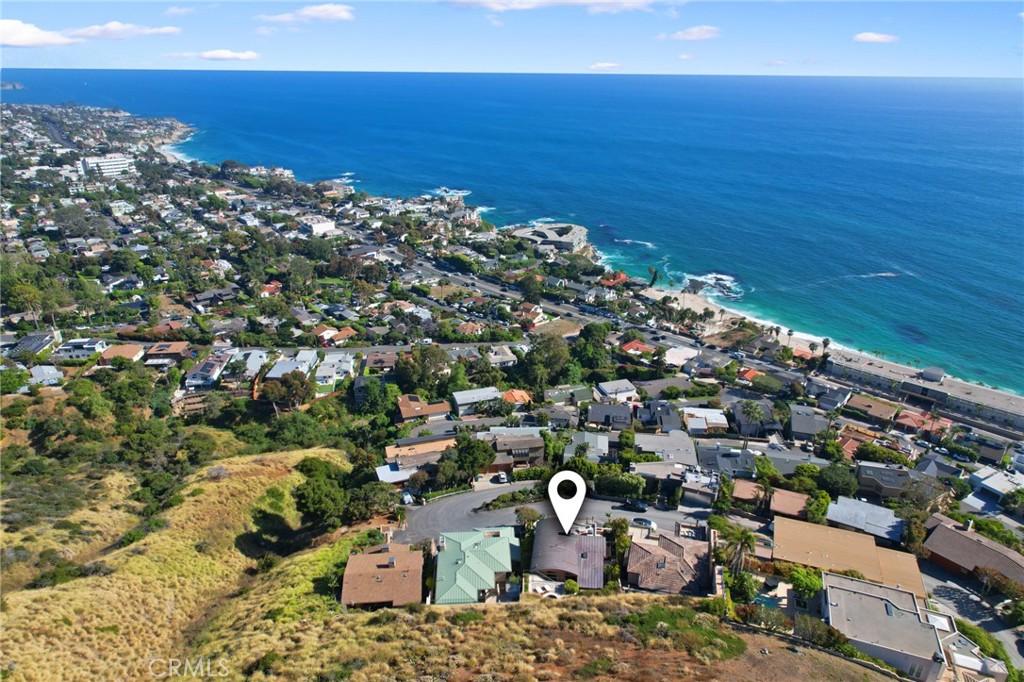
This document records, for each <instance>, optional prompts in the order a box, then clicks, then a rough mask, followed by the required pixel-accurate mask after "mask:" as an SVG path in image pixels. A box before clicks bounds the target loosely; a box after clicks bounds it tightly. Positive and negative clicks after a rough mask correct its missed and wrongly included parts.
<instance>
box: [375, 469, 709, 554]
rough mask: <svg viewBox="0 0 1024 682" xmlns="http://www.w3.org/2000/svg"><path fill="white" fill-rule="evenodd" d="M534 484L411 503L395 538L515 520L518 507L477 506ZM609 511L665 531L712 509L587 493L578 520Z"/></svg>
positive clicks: (543, 509)
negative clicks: (645, 506)
mask: <svg viewBox="0 0 1024 682" xmlns="http://www.w3.org/2000/svg"><path fill="white" fill-rule="evenodd" d="M531 485H533V482H532V481H522V482H519V483H510V484H508V485H500V486H489V487H488V488H487V489H485V490H479V491H473V492H467V493H460V494H458V495H452V496H451V497H445V498H442V499H440V500H435V501H434V502H429V503H427V504H426V505H424V506H420V507H417V506H413V507H409V508H408V509H409V511H408V516H407V517H406V528H405V530H402V531H399V532H397V533H395V541H396V542H405V543H410V542H418V541H419V540H424V539H426V538H430V537H432V538H437V536H438V535H440V534H441V533H444V532H451V531H466V530H473V529H474V528H482V527H485V526H504V525H511V524H514V523H515V522H516V512H515V507H508V508H506V509H498V510H496V511H474V510H475V509H476V508H478V507H480V506H482V505H483V504H485V503H486V502H489V501H490V500H493V499H494V498H495V497H497V496H498V495H500V494H501V493H507V492H512V491H515V490H522V489H523V488H528V487H530V486H531ZM529 506H531V507H533V508H534V509H536V510H537V511H539V512H540V513H541V514H544V516H547V517H552V518H553V517H554V516H555V514H554V511H553V510H552V509H551V504H550V503H549V502H548V501H547V500H544V501H542V502H537V503H534V504H531V505H529ZM608 514H611V516H612V517H619V516H622V517H625V518H627V519H633V518H635V517H638V516H642V517H644V518H647V519H650V520H652V521H654V522H655V523H656V524H658V528H659V530H661V531H662V532H665V531H668V532H672V531H673V530H674V529H675V522H676V521H684V520H687V519H690V520H691V521H693V520H697V519H707V517H708V515H709V511H708V509H707V508H704V507H693V508H688V507H680V508H679V511H663V510H658V509H655V508H654V507H651V508H650V509H649V510H648V511H646V512H644V513H642V514H641V513H638V512H634V511H630V510H628V509H626V508H625V506H624V505H623V504H622V503H621V502H608V501H605V500H595V499H591V498H589V497H588V498H587V499H586V500H584V502H583V508H582V509H581V510H580V513H579V515H578V516H577V520H578V521H580V522H583V521H590V520H592V521H596V522H598V523H603V522H604V521H605V519H606V518H607V515H608Z"/></svg>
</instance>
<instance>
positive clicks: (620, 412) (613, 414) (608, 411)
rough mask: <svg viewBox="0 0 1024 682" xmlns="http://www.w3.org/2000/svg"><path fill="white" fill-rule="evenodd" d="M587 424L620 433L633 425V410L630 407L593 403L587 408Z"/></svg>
mask: <svg viewBox="0 0 1024 682" xmlns="http://www.w3.org/2000/svg"><path fill="white" fill-rule="evenodd" d="M587 423H588V424H595V425H597V426H606V427H608V428H610V429H615V430H616V431H619V430H621V429H628V428H629V427H630V426H632V425H633V408H632V407H630V406H629V405H605V404H604V403H591V404H590V406H589V407H588V408H587Z"/></svg>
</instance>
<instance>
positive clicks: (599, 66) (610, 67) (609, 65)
mask: <svg viewBox="0 0 1024 682" xmlns="http://www.w3.org/2000/svg"><path fill="white" fill-rule="evenodd" d="M621 68H622V64H616V63H615V62H597V63H596V64H591V65H590V70H591V71H596V72H598V73H608V72H609V71H618V70H619V69H621Z"/></svg>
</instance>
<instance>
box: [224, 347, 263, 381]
mask: <svg viewBox="0 0 1024 682" xmlns="http://www.w3.org/2000/svg"><path fill="white" fill-rule="evenodd" d="M269 360H270V354H269V353H268V352H267V351H265V350H260V349H256V348H244V349H241V348H238V349H235V351H234V353H233V357H232V358H231V362H236V361H239V362H241V363H243V364H244V365H245V369H243V370H242V371H241V372H239V373H237V374H233V375H232V376H231V380H232V381H235V382H240V381H252V380H253V379H255V378H256V377H257V376H259V373H260V370H261V369H262V368H263V365H265V364H267V362H268V361H269ZM228 365H229V366H230V365H231V363H228Z"/></svg>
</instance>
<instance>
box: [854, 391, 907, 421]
mask: <svg viewBox="0 0 1024 682" xmlns="http://www.w3.org/2000/svg"><path fill="white" fill-rule="evenodd" d="M846 409H847V410H852V411H853V412H857V413H859V414H860V415H861V416H862V417H863V418H864V419H865V420H867V421H869V422H871V423H872V424H891V423H892V422H893V420H894V419H896V412H897V411H898V410H899V408H898V407H896V406H895V405H893V404H891V403H887V402H884V401H881V400H876V399H874V398H869V397H868V396H866V395H855V396H853V397H852V398H850V399H849V400H848V401H846Z"/></svg>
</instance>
